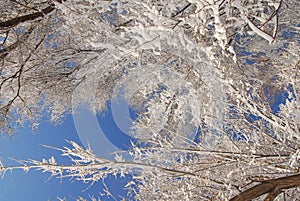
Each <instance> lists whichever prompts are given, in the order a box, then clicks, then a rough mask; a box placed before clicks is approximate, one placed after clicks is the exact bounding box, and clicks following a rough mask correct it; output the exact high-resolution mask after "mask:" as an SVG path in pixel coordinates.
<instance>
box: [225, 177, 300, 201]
mask: <svg viewBox="0 0 300 201" xmlns="http://www.w3.org/2000/svg"><path fill="white" fill-rule="evenodd" d="M299 186H300V174H296V175H292V176H287V177H281V178H278V179H270V180H266V181H262V183H261V184H257V185H255V186H253V187H252V188H249V189H248V190H246V191H244V192H241V193H240V194H238V195H236V196H235V197H233V198H231V199H230V201H250V200H252V199H254V198H257V197H259V196H261V195H264V194H267V196H266V198H265V201H271V200H274V199H275V198H276V197H277V195H279V194H280V192H281V190H284V189H289V188H295V187H299Z"/></svg>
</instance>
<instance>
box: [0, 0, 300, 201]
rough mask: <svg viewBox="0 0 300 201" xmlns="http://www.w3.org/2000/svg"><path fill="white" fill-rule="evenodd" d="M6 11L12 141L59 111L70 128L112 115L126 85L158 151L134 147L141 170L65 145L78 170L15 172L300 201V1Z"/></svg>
mask: <svg viewBox="0 0 300 201" xmlns="http://www.w3.org/2000/svg"><path fill="white" fill-rule="evenodd" d="M0 5H1V6H0V75H1V77H0V101H1V102H0V104H1V106H0V125H1V127H2V131H3V132H5V133H8V134H13V132H14V131H13V130H14V128H16V127H17V126H19V125H22V124H24V123H25V122H27V121H29V122H31V123H32V126H33V127H36V126H38V124H39V120H40V119H41V117H43V116H45V115H46V116H48V117H49V120H51V121H53V122H58V123H59V122H62V121H63V117H64V115H65V114H67V113H71V112H72V108H73V109H74V108H76V107H78V106H79V105H81V104H86V105H88V106H89V108H90V109H91V110H92V111H94V112H99V111H102V110H104V109H105V107H106V103H107V102H108V101H109V100H111V99H113V98H114V97H116V96H117V95H118V94H119V93H120V91H121V90H122V91H124V96H125V98H126V100H127V101H128V103H129V104H130V106H131V107H132V108H134V109H135V111H136V112H137V114H138V115H137V116H138V117H137V119H136V121H135V122H134V126H133V128H132V135H133V136H135V137H136V138H138V139H139V142H140V144H144V146H141V145H133V149H132V150H131V151H130V154H131V156H132V161H124V159H122V157H121V156H119V155H116V160H115V161H110V160H107V159H103V158H100V157H99V156H96V155H94V154H93V153H91V151H90V150H85V149H83V148H81V147H79V146H78V145H77V144H76V143H74V142H70V143H71V145H72V146H71V147H73V148H64V149H59V150H60V151H62V152H63V154H64V155H66V156H70V157H71V159H72V160H73V161H74V163H75V164H76V165H75V166H64V165H63V164H62V165H57V164H56V162H55V159H51V160H50V161H46V162H45V161H41V162H40V161H36V160H30V161H27V163H28V165H26V166H24V167H5V166H2V169H1V170H2V173H5V171H7V170H9V169H15V168H22V169H26V168H36V169H43V170H46V171H50V172H51V173H52V174H53V176H59V175H64V174H67V175H69V176H74V177H78V178H79V179H80V180H83V181H91V182H94V181H97V180H99V179H101V178H103V177H106V176H107V175H109V174H116V173H119V174H136V172H138V174H136V175H135V179H134V180H133V181H132V182H131V183H129V184H128V186H127V187H132V193H133V197H134V199H137V200H230V199H231V200H251V199H254V198H258V197H259V198H261V199H264V200H274V199H275V198H277V199H282V200H283V199H289V200H296V199H299V196H298V194H299V186H300V182H299V181H300V180H299V160H300V155H299V153H300V152H299V146H300V135H299V132H300V124H299V120H300V108H299V107H300V106H299V90H300V89H299V87H300V85H299V82H300V74H299V70H300V60H299V58H300V56H299V52H300V48H299V44H300V37H299V27H300V24H299V17H300V16H299V13H300V2H298V1H295V0H285V1H283V0H262V1H257V0H233V1H232V0H170V1H162V0H161V1H157V0H147V1H145V0H138V1H133V2H131V1H123V0H119V1H106V0H101V1H98V0H74V1H68V0H66V1H62V0H56V1H55V0H51V1H42V0H32V1H25V0H3V1H1V3H0ZM195 129H196V130H197V135H196V139H195V140H190V139H189V137H188V135H190V134H191V133H192V131H193V130H195ZM112 135H113V134H112ZM87 172H88V173H87ZM132 172H134V173H132ZM262 195H266V196H265V197H263V196H262Z"/></svg>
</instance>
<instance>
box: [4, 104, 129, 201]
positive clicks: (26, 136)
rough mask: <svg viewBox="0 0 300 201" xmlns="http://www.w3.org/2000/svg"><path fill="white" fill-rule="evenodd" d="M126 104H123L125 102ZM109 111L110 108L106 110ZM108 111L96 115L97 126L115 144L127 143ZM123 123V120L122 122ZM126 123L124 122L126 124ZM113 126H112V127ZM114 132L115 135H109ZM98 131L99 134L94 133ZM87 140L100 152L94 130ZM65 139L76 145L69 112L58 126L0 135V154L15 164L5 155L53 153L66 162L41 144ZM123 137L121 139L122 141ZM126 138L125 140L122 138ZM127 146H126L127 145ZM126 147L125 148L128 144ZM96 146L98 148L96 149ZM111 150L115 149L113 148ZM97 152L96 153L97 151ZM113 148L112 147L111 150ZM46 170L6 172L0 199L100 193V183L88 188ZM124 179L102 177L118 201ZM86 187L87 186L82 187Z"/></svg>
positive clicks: (30, 156)
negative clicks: (53, 175)
mask: <svg viewBox="0 0 300 201" xmlns="http://www.w3.org/2000/svg"><path fill="white" fill-rule="evenodd" d="M125 107H126V105H125ZM109 111H110V110H109ZM111 115H112V113H111V112H108V114H106V115H101V117H100V116H98V118H97V119H98V120H99V121H101V128H103V130H105V132H108V133H110V134H111V135H110V136H111V137H110V140H111V141H113V142H114V143H116V144H117V145H120V146H121V147H122V146H125V147H126V146H127V145H126V144H124V142H129V141H128V140H129V139H130V137H129V136H127V138H126V136H124V134H123V137H122V133H119V134H118V132H120V130H119V129H118V128H117V126H116V124H115V122H113V118H112V116H111ZM125 124H126V123H125ZM127 124H128V123H127ZM114 126H115V127H114ZM85 128H87V127H85ZM87 132H90V133H93V128H89V130H87ZM113 133H115V134H116V135H113ZM98 134H99V133H98ZM88 138H89V139H88V141H91V140H93V138H94V142H97V141H98V144H99V147H100V149H97V150H96V152H98V153H97V154H101V147H102V146H105V145H104V144H103V143H104V142H103V141H101V139H99V135H98V136H97V133H96V134H95V133H93V135H91V136H89V137H88ZM66 139H68V140H72V141H75V142H77V143H78V144H80V145H83V144H82V143H81V140H80V138H79V136H78V134H77V130H76V128H75V125H74V121H73V117H72V115H69V116H67V117H66V119H65V121H64V123H63V124H62V125H59V126H54V125H52V124H50V123H47V122H45V123H42V124H41V125H40V127H39V129H38V130H37V131H36V132H34V133H33V132H32V131H31V129H30V128H29V127H27V128H26V127H25V128H20V129H18V130H17V133H16V134H15V136H14V137H13V138H9V137H7V136H6V137H2V139H1V141H0V156H1V159H2V162H3V163H4V164H5V165H16V164H17V163H16V162H15V161H13V160H11V159H9V157H13V158H16V159H38V160H41V159H42V158H50V157H51V156H55V158H56V159H57V161H58V162H59V163H68V162H69V159H68V158H65V157H64V158H63V157H61V156H60V152H59V151H57V150H52V149H48V148H45V147H43V146H41V144H46V145H50V146H54V147H63V146H68V143H67V142H66ZM124 139H125V141H124ZM126 140H127V141H126ZM128 146H129V145H128ZM128 146H127V147H128ZM99 147H98V148H99ZM114 150H117V148H115V149H114ZM99 151H100V152H99ZM112 151H113V150H112ZM49 176H50V175H49V174H48V173H42V172H39V171H34V170H31V171H29V172H28V173H24V172H23V171H14V172H12V173H10V172H7V173H6V174H5V177H4V178H3V179H0V200H1V201H12V200H13V201H32V200H41V201H43V200H48V199H49V200H57V199H56V197H62V198H63V197H66V198H69V200H74V199H72V197H77V196H84V197H86V198H88V197H89V195H94V196H95V197H97V196H100V195H99V191H101V190H102V189H103V185H102V182H97V183H95V184H94V185H93V186H91V187H89V184H84V183H82V182H81V181H75V180H74V179H73V180H70V179H63V180H62V181H61V180H60V179H56V178H51V179H50V180H48V178H49ZM127 180H128V179H127V178H114V177H111V178H108V179H106V180H105V182H106V184H107V186H108V187H109V188H110V190H111V192H112V193H113V195H114V196H115V198H116V199H117V200H120V198H119V197H118V196H119V195H122V196H125V194H126V191H125V190H124V189H123V186H124V185H125V184H126V182H127ZM87 187H89V188H88V189H86V188H87ZM102 200H113V199H112V198H111V197H106V196H104V197H102Z"/></svg>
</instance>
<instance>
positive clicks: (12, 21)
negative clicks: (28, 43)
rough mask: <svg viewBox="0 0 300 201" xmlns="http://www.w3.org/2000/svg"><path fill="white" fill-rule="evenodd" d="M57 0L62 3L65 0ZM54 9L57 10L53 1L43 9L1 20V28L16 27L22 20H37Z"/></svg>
mask: <svg viewBox="0 0 300 201" xmlns="http://www.w3.org/2000/svg"><path fill="white" fill-rule="evenodd" d="M57 2H59V3H62V2H63V0H57ZM54 10H55V4H54V3H52V4H51V5H49V6H48V7H46V8H44V9H42V10H41V11H39V12H35V13H31V14H28V15H23V16H20V17H15V18H13V19H10V20H8V21H5V22H0V28H8V27H14V26H16V25H18V24H19V23H22V22H26V21H29V20H35V19H37V18H39V17H44V16H45V15H47V14H49V13H51V12H52V11H54Z"/></svg>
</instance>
